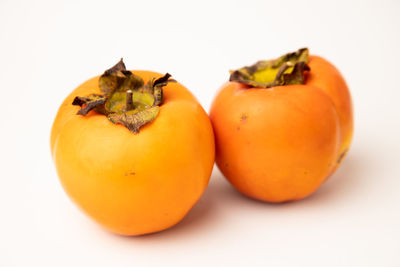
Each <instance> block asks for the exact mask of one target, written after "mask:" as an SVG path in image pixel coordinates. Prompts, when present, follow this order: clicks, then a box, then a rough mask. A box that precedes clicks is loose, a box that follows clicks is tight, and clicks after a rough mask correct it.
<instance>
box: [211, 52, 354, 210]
mask: <svg viewBox="0 0 400 267" xmlns="http://www.w3.org/2000/svg"><path fill="white" fill-rule="evenodd" d="M210 118H211V121H212V124H213V127H214V132H215V138H216V140H215V141H216V162H217V165H218V167H219V169H220V170H221V171H222V173H223V174H224V175H225V177H226V178H227V179H228V180H229V181H230V182H231V183H232V185H233V186H235V187H236V188H237V189H238V190H239V191H240V192H242V193H243V194H245V195H247V196H249V197H252V198H256V199H259V200H263V201H269V202H284V201H291V200H297V199H302V198H304V197H307V196H309V195H310V194H312V193H313V192H314V191H315V190H316V189H317V188H318V187H319V186H320V185H321V184H322V183H323V182H324V181H325V180H326V179H327V178H328V177H329V176H330V175H331V174H332V173H333V172H334V171H335V169H336V168H337V167H338V165H339V164H340V162H341V161H342V160H343V157H344V156H345V154H346V152H347V151H348V149H349V146H350V142H351V138H352V133H353V115H352V104H351V98H350V93H349V90H348V88H347V85H346V83H345V81H344V79H343V77H342V75H341V74H340V73H339V71H338V70H337V69H336V68H335V67H334V66H333V65H332V64H331V63H329V62H328V61H327V60H325V59H323V58H321V57H318V56H309V55H308V50H307V49H301V50H299V51H297V52H295V53H290V54H287V55H285V56H282V57H280V58H278V59H276V60H271V61H260V62H258V63H257V64H255V65H253V66H250V67H245V68H242V69H239V70H237V71H234V72H232V73H231V79H230V82H228V83H226V84H224V85H223V86H222V88H221V89H220V91H219V92H218V94H217V96H216V97H215V99H214V101H213V104H212V107H211V111H210Z"/></svg>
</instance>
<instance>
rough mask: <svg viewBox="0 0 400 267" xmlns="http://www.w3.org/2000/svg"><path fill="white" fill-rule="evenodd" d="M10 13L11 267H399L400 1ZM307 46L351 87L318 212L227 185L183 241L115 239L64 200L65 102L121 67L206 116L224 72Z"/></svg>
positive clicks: (6, 18) (179, 237)
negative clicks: (57, 131) (161, 82)
mask: <svg viewBox="0 0 400 267" xmlns="http://www.w3.org/2000/svg"><path fill="white" fill-rule="evenodd" d="M279 2H280V1H271V2H267V1H248V0H246V1H223V2H219V1H210V2H208V1H195V2H190V1H182V2H180V3H179V2H176V1H160V2H154V1H136V2H134V1H127V2H124V3H123V2H118V1H104V2H99V1H94V2H93V3H89V2H84V1H64V2H61V1H1V2H0V48H1V49H0V62H1V64H0V90H1V96H2V100H1V104H0V105H1V106H0V111H1V114H2V119H1V131H0V137H1V138H0V145H1V150H0V151H1V152H0V153H1V154H0V156H1V158H0V162H1V163H0V164H1V178H0V179H1V180H0V211H1V213H0V266H96V267H99V266H240V265H243V266H244V265H246V266H400V257H399V256H398V255H396V253H399V251H400V208H399V202H400V193H399V191H400V189H399V188H400V162H399V151H400V141H399V136H400V126H399V125H400V111H399V104H398V102H399V100H400V93H399V92H400V88H399V81H398V76H399V74H398V73H399V67H398V65H399V61H400V57H399V52H398V50H397V49H399V48H400V40H399V33H400V31H399V30H400V27H399V26H400V17H399V16H398V14H399V11H400V2H399V1H375V2H372V1H357V2H356V1H355V2H350V1H330V2H327V3H322V1H311V2H308V1H285V4H280V3H279ZM301 46H308V47H309V48H310V49H311V52H312V53H314V54H319V55H323V56H324V57H326V58H328V59H329V60H331V61H332V62H333V63H334V64H335V65H336V66H337V67H338V68H339V69H340V70H341V71H342V73H343V74H344V76H345V77H346V79H347V82H348V84H349V86H350V88H351V91H352V95H353V100H354V107H355V123H356V126H355V135H354V142H353V145H352V147H351V150H350V153H349V155H348V157H347V158H346V160H345V161H344V163H343V165H342V167H341V168H340V169H339V170H338V171H337V173H336V174H335V175H334V176H333V177H332V178H331V179H330V180H329V181H328V182H327V183H326V184H325V185H323V186H322V187H321V188H320V190H318V191H317V193H316V194H314V195H313V196H312V197H310V198H308V199H306V200H304V201H299V202H295V203H289V204H284V205H271V204H264V203H260V202H256V201H252V200H250V199H247V198H245V197H243V196H241V195H240V194H239V193H237V192H236V191H235V190H234V189H233V188H232V187H231V186H230V185H229V184H228V183H227V182H226V181H225V180H224V179H223V177H222V176H221V175H220V173H219V172H218V171H217V170H215V171H214V174H213V176H212V178H211V182H210V185H209V187H208V188H207V191H206V193H205V195H204V197H203V198H202V199H201V201H200V202H199V203H198V205H197V206H195V208H194V209H193V210H192V211H191V212H190V213H189V215H188V216H187V217H186V218H185V219H184V220H183V221H182V223H180V224H179V225H177V226H176V227H174V228H172V229H170V230H168V231H165V232H162V233H159V234H153V235H149V236H144V237H138V238H124V237H120V236H116V235H113V234H110V233H108V232H106V231H104V230H103V229H102V228H100V227H98V226H97V225H96V224H95V223H93V222H92V221H91V220H89V219H88V218H87V217H86V216H85V215H84V214H82V213H81V211H80V210H78V209H77V208H76V207H75V206H74V205H73V204H72V203H71V201H70V200H69V199H68V198H67V196H66V194H65V193H64V192H63V190H62V188H61V186H60V184H59V182H58V179H57V176H56V173H55V169H54V166H53V164H52V161H51V158H50V151H49V133H50V127H51V124H52V121H53V118H54V116H55V114H56V111H57V108H58V106H59V104H60V103H61V101H62V100H63V99H64V97H65V96H66V95H67V94H68V93H69V92H70V91H71V90H72V89H74V88H75V87H76V86H77V85H79V84H80V83H81V82H83V81H85V80H86V79H88V78H89V77H92V76H94V75H97V74H100V73H102V71H104V69H106V68H107V67H109V66H111V65H112V64H114V63H115V62H116V61H117V60H118V59H119V58H120V57H124V59H125V62H126V63H127V65H128V67H130V68H136V69H152V70H157V71H159V72H166V71H168V72H170V73H172V74H173V76H174V78H176V79H178V80H179V81H180V82H182V83H183V84H184V85H186V86H187V87H188V88H190V89H191V90H192V92H193V93H194V94H195V95H196V96H197V97H198V99H199V100H200V102H201V103H202V105H203V106H204V107H205V109H206V110H208V108H209V106H210V103H211V100H212V97H213V95H214V94H215V92H216V90H217V89H218V87H219V86H220V85H221V84H222V83H223V82H224V81H225V80H226V79H227V78H228V70H229V69H232V68H237V67H240V66H243V65H246V64H251V63H253V62H254V61H256V60H258V59H268V58H272V57H276V56H279V55H280V54H282V53H285V52H288V51H292V50H295V49H297V48H299V47H301Z"/></svg>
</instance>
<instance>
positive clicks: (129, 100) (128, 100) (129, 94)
mask: <svg viewBox="0 0 400 267" xmlns="http://www.w3.org/2000/svg"><path fill="white" fill-rule="evenodd" d="M134 108H135V107H134V106H133V100H132V90H128V91H126V107H125V109H126V111H129V110H132V109H134Z"/></svg>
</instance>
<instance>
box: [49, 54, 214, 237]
mask: <svg viewBox="0 0 400 267" xmlns="http://www.w3.org/2000/svg"><path fill="white" fill-rule="evenodd" d="M214 149H215V148H214V135H213V130H212V126H211V122H210V120H209V118H208V116H207V113H206V112H205V111H204V110H203V108H202V107H201V105H200V104H199V103H198V102H197V100H196V98H195V97H194V96H193V95H192V94H191V93H190V92H189V91H188V89H186V88H185V87H184V86H183V85H181V84H179V83H177V82H176V81H175V80H172V79H170V75H169V74H166V75H164V76H163V75H161V74H159V73H156V72H151V71H127V70H126V68H125V65H124V63H123V62H122V60H121V61H120V62H119V63H118V64H117V65H115V66H114V67H113V68H111V69H109V70H107V71H106V72H105V73H104V74H103V75H102V76H100V77H95V78H92V79H90V80H88V81H86V82H84V83H83V84H82V85H80V86H79V87H78V88H76V89H75V90H74V91H73V92H72V93H71V94H70V95H69V96H68V97H67V98H66V99H65V100H64V102H63V103H62V105H61V107H60V108H59V111H58V114H57V116H56V118H55V121H54V124H53V127H52V131H51V151H52V156H53V160H54V162H55V166H56V169H57V173H58V175H59V178H60V181H61V183H62V186H63V188H64V189H65V191H66V192H67V194H68V195H69V196H70V197H71V198H72V200H73V201H74V202H75V203H76V204H77V205H78V206H79V207H80V208H81V209H82V210H83V211H85V212H86V213H87V214H88V215H89V216H90V217H91V218H93V219H94V220H95V221H97V222H98V223H100V224H101V225H102V226H104V227H105V228H106V229H108V230H110V231H112V232H114V233H117V234H121V235H142V234H147V233H153V232H157V231H161V230H164V229H167V228H169V227H171V226H173V225H175V224H176V223H178V222H179V221H180V220H181V219H182V218H183V217H184V216H185V215H186V214H187V213H188V211H189V210H190V209H191V208H192V207H193V205H194V204H195V203H196V202H197V201H198V200H199V198H200V197H201V195H202V194H203V192H204V190H205V188H206V186H207V184H208V181H209V178H210V175H211V171H212V168H213V164H214Z"/></svg>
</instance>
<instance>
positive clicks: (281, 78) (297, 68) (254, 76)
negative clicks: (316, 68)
mask: <svg viewBox="0 0 400 267" xmlns="http://www.w3.org/2000/svg"><path fill="white" fill-rule="evenodd" d="M308 61H309V56H308V48H301V49H299V50H297V51H296V52H293V53H288V54H286V55H283V56H281V57H279V58H277V59H273V60H263V61H258V62H257V63H255V64H254V65H251V66H248V67H243V68H240V69H238V70H234V71H231V72H230V74H231V76H230V78H229V81H232V82H239V83H244V84H247V85H249V86H251V87H258V88H270V87H274V86H281V85H291V84H304V82H305V71H309V70H310V67H309V66H308V65H307V63H308Z"/></svg>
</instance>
